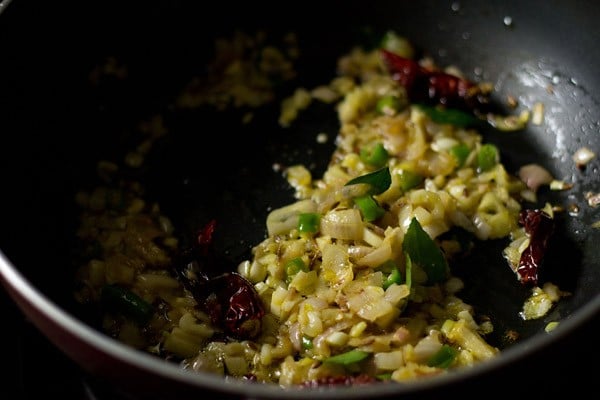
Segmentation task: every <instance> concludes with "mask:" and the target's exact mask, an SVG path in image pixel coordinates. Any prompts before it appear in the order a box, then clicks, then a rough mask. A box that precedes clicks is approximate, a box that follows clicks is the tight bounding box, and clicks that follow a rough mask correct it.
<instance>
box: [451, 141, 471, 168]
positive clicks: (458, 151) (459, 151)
mask: <svg viewBox="0 0 600 400" xmlns="http://www.w3.org/2000/svg"><path fill="white" fill-rule="evenodd" d="M450 154H451V155H452V156H453V157H454V158H456V162H457V163H458V168H460V167H462V166H463V165H465V162H466V161H467V158H468V157H469V154H471V149H469V146H467V145H466V144H464V143H459V144H457V145H456V146H454V147H452V148H451V149H450Z"/></svg>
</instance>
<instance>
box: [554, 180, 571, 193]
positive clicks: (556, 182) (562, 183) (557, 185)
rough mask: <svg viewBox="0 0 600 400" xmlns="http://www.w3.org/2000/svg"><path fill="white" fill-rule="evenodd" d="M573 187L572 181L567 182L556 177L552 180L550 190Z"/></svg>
mask: <svg viewBox="0 0 600 400" xmlns="http://www.w3.org/2000/svg"><path fill="white" fill-rule="evenodd" d="M572 187H573V184H572V183H567V182H565V181H559V180H557V179H554V180H553V181H552V182H550V190H569V189H571V188H572Z"/></svg>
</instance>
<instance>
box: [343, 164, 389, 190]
mask: <svg viewBox="0 0 600 400" xmlns="http://www.w3.org/2000/svg"><path fill="white" fill-rule="evenodd" d="M358 183H365V184H367V185H369V186H371V190H370V194H380V193H383V192H385V191H386V190H388V188H389V187H390V185H391V184H392V176H391V175H390V170H389V168H388V167H383V168H381V169H378V170H377V171H374V172H371V173H368V174H365V175H361V176H357V177H356V178H354V179H350V180H349V181H348V182H346V185H345V186H348V185H355V184H358Z"/></svg>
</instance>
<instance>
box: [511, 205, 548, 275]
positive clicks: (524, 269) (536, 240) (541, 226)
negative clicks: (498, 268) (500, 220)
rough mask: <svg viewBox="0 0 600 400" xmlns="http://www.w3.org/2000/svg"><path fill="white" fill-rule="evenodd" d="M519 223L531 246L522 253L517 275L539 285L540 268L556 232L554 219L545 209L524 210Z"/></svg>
mask: <svg viewBox="0 0 600 400" xmlns="http://www.w3.org/2000/svg"><path fill="white" fill-rule="evenodd" d="M519 223H520V224H521V225H522V226H523V227H524V228H525V233H527V235H528V236H529V246H527V247H526V248H525V250H524V251H523V253H522V254H521V258H520V260H519V266H518V267H517V275H518V277H519V280H520V281H521V283H523V284H530V285H537V283H538V272H539V268H540V265H541V263H542V260H543V258H544V255H545V254H546V250H547V248H548V242H549V240H550V237H551V236H552V233H553V232H554V220H553V219H552V217H551V216H550V215H548V214H547V213H546V212H544V211H543V210H522V211H521V213H520V214H519Z"/></svg>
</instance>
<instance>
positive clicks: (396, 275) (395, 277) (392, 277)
mask: <svg viewBox="0 0 600 400" xmlns="http://www.w3.org/2000/svg"><path fill="white" fill-rule="evenodd" d="M392 262H393V261H392ZM394 283H395V284H397V285H400V284H401V283H402V274H401V273H400V270H399V269H398V267H397V266H396V264H394V268H393V269H392V272H390V274H389V275H388V277H387V279H386V280H385V281H384V282H383V288H384V289H387V288H389V287H390V286H392V285H393V284H394Z"/></svg>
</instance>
